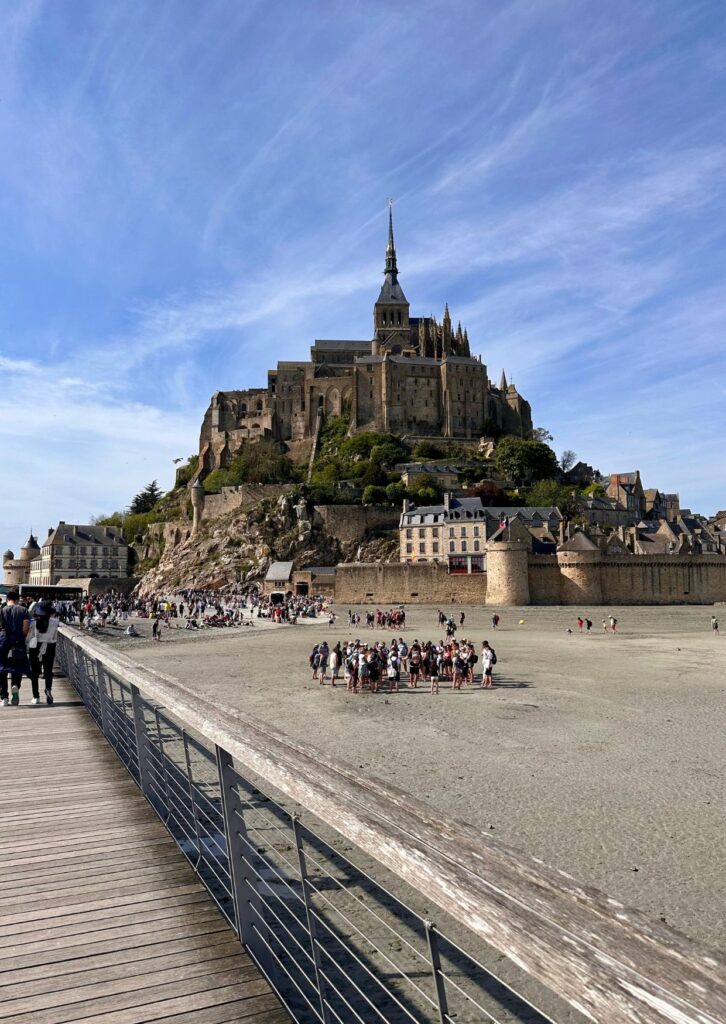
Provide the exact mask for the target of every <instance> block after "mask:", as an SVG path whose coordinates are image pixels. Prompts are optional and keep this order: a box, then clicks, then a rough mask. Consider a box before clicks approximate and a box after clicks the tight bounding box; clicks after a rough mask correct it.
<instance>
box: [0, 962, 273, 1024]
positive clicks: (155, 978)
mask: <svg viewBox="0 0 726 1024" xmlns="http://www.w3.org/2000/svg"><path fill="white" fill-rule="evenodd" d="M227 971H234V972H235V975H236V978H235V980H237V979H239V980H241V979H242V975H243V971H242V969H241V968H240V955H239V948H237V949H236V950H235V952H234V953H232V954H230V955H228V956H226V957H217V958H215V959H212V960H205V961H200V960H193V961H192V962H191V963H186V964H183V965H176V966H173V967H161V966H158V967H157V969H156V970H155V971H153V972H150V973H146V974H135V973H129V972H128V971H127V972H126V973H125V975H124V976H122V977H120V978H116V979H112V978H105V979H104V980H102V981H99V982H97V983H96V984H95V985H92V986H90V987H89V986H88V985H80V986H78V987H75V988H73V987H69V988H64V989H56V990H55V991H53V992H44V993H40V994H36V995H33V996H32V997H27V996H19V997H17V998H8V999H6V1000H5V1001H4V1002H0V1020H2V1019H3V1018H5V1017H12V1016H13V1015H14V1014H18V1015H21V1016H22V1015H23V1014H24V1013H29V1012H30V1011H31V1010H32V1011H34V1012H35V1013H40V1012H41V1011H44V1010H48V1011H49V1010H52V1009H54V1008H59V1007H62V1008H63V1010H64V1011H65V1010H67V1008H68V1007H69V1006H71V1005H72V1004H73V1003H87V1002H89V1001H90V1000H93V1002H94V1003H97V1002H98V1001H99V1000H102V999H103V998H105V997H108V996H118V995H121V996H123V994H124V993H134V994H135V995H137V994H138V995H140V996H141V999H140V1000H139V1002H142V1003H143V1002H147V1001H149V1000H148V998H147V995H146V994H145V993H146V990H149V995H150V996H153V995H154V994H155V993H154V990H155V989H157V988H159V987H161V986H162V985H164V986H165V985H168V984H172V983H178V982H183V981H187V980H189V979H192V978H199V977H202V978H204V979H205V981H207V980H208V979H211V978H213V977H214V976H215V975H218V974H220V973H223V972H227ZM247 974H248V975H249V976H250V977H253V976H254V974H255V971H254V968H251V967H248V968H247ZM177 991H178V990H177ZM128 1005H133V1003H129V1004H128ZM78 1011H79V1012H82V1008H81V1007H79V1008H78ZM51 1016H52V1015H51Z"/></svg>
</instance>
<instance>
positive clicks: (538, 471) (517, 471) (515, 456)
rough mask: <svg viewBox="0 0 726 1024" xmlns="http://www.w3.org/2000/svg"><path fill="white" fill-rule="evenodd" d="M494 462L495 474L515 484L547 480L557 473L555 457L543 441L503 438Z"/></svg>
mask: <svg viewBox="0 0 726 1024" xmlns="http://www.w3.org/2000/svg"><path fill="white" fill-rule="evenodd" d="M494 461H495V465H496V468H497V473H498V474H499V475H500V476H501V477H504V478H506V479H509V480H514V482H515V483H516V484H523V483H528V482H531V481H536V480H547V479H550V478H552V477H554V475H555V473H556V472H557V456H556V455H555V453H554V452H553V451H552V449H551V448H550V446H549V445H547V444H545V443H544V441H532V440H526V439H524V438H521V437H503V438H502V439H501V441H500V442H499V444H498V445H497V450H496V453H495V456H494Z"/></svg>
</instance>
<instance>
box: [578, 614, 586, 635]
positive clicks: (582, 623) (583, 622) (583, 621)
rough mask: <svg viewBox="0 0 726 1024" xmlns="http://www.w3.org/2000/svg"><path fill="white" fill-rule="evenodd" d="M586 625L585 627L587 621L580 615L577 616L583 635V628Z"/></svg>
mask: <svg viewBox="0 0 726 1024" xmlns="http://www.w3.org/2000/svg"><path fill="white" fill-rule="evenodd" d="M584 625H585V620H584V619H583V618H582V617H581V616H580V615H578V616H577V628H578V629H579V630H580V632H581V633H582V627H583V626H584Z"/></svg>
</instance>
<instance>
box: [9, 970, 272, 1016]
mask: <svg viewBox="0 0 726 1024" xmlns="http://www.w3.org/2000/svg"><path fill="white" fill-rule="evenodd" d="M265 990H267V992H269V986H268V985H267V982H266V981H264V980H261V979H260V980H255V981H248V982H244V981H243V982H239V983H237V984H229V985H224V986H222V987H220V988H215V989H206V990H202V991H198V992H192V993H189V994H188V995H185V996H182V997H176V998H169V999H160V1000H157V1001H156V1002H154V1003H152V1004H148V1003H147V1004H146V1005H144V1006H141V1007H124V1008H119V1009H116V1010H109V1011H107V1012H104V1013H98V1014H96V1013H94V1012H93V1009H94V1008H93V1006H91V1007H89V1009H90V1011H91V1013H90V1014H89V1015H88V1016H86V1017H70V1018H66V1021H65V1022H64V1024H71V1021H72V1022H73V1024H81V1022H82V1021H85V1020H92V1021H93V1024H148V1022H149V1021H150V1020H152V1019H153V1020H155V1021H157V1022H158V1024H164V1022H165V1021H166V1019H167V1018H168V1017H173V1016H174V1015H178V1014H180V1013H182V1012H184V1013H187V1014H188V1013H192V1012H194V1013H198V1012H199V1011H200V1010H206V1009H207V1008H208V1007H212V1006H219V1005H222V1004H225V1003H230V1002H234V1001H235V1000H242V999H245V998H247V999H252V998H255V997H259V996H262V995H265V994H266V991H265ZM278 1006H279V1003H278ZM152 1012H153V1014H154V1016H153V1018H152V1016H151V1014H152ZM272 1013H274V1011H272ZM272 1013H270V1015H269V1016H267V1017H265V1018H263V1019H264V1020H265V1021H266V1022H267V1024H277V1022H278V1021H284V1022H285V1024H290V1021H289V1018H288V1017H287V1016H284V1017H277V1018H276V1017H274V1016H273V1015H272ZM202 1019H203V1018H202ZM239 1019H242V1020H244V1017H243V1018H239ZM197 1020H198V1021H199V1020H200V1017H197ZM248 1020H249V1018H248ZM12 1024H39V1022H36V1021H35V1020H34V1019H33V1018H32V1017H29V1018H28V1020H27V1021H20V1020H19V1019H17V1018H16V1019H15V1020H13V1022H12Z"/></svg>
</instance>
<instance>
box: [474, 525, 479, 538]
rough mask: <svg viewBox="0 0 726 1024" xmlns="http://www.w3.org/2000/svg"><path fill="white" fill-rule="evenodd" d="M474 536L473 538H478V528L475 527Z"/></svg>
mask: <svg viewBox="0 0 726 1024" xmlns="http://www.w3.org/2000/svg"><path fill="white" fill-rule="evenodd" d="M474 536H475V537H478V536H479V527H478V526H475V527H474Z"/></svg>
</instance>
